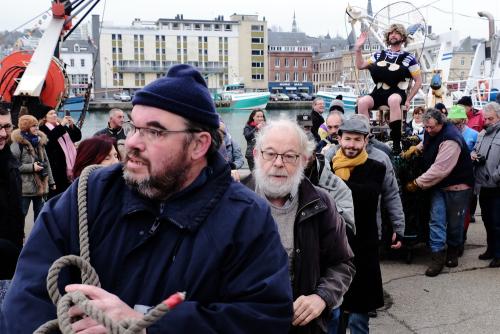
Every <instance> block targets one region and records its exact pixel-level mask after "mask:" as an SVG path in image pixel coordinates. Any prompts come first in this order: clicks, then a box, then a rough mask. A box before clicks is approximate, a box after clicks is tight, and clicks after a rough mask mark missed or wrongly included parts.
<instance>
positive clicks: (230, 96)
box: [216, 83, 271, 109]
mask: <svg viewBox="0 0 500 334" xmlns="http://www.w3.org/2000/svg"><path fill="white" fill-rule="evenodd" d="M270 97H271V93H269V92H267V91H265V92H259V91H256V92H250V91H246V90H245V85H244V84H242V83H237V84H229V85H225V86H224V90H223V91H222V92H221V93H219V94H217V95H216V99H217V98H219V99H220V100H222V101H229V102H230V106H229V107H230V108H231V109H257V108H259V109H265V108H266V106H267V103H268V102H269V98H270Z"/></svg>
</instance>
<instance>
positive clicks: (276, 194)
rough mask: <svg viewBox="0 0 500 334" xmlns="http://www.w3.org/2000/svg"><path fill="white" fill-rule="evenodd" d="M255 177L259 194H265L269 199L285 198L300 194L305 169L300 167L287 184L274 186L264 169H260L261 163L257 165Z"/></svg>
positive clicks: (254, 172)
mask: <svg viewBox="0 0 500 334" xmlns="http://www.w3.org/2000/svg"><path fill="white" fill-rule="evenodd" d="M253 176H254V178H255V185H256V189H258V191H259V193H263V194H264V195H265V196H266V197H267V198H271V199H276V198H284V197H287V196H288V195H290V194H292V195H294V194H296V193H297V192H298V189H299V185H300V182H302V179H303V178H304V168H303V167H302V166H299V168H298V169H297V171H296V173H295V175H292V176H291V177H289V179H288V180H287V182H285V183H283V184H274V183H273V182H272V181H271V180H270V179H269V177H268V176H267V175H266V174H265V172H264V171H263V170H262V168H260V166H259V163H256V164H255V169H254V171H253Z"/></svg>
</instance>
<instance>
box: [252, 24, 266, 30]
mask: <svg viewBox="0 0 500 334" xmlns="http://www.w3.org/2000/svg"><path fill="white" fill-rule="evenodd" d="M252 31H264V26H263V25H253V24H252Z"/></svg>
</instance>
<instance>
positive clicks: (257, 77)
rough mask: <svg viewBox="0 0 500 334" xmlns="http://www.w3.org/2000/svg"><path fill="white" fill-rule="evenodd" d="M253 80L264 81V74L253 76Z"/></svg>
mask: <svg viewBox="0 0 500 334" xmlns="http://www.w3.org/2000/svg"><path fill="white" fill-rule="evenodd" d="M252 80H264V74H260V73H257V74H252Z"/></svg>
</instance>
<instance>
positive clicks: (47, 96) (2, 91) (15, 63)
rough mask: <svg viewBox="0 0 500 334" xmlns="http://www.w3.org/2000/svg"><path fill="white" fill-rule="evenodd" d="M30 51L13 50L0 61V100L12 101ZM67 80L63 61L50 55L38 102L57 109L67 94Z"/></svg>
mask: <svg viewBox="0 0 500 334" xmlns="http://www.w3.org/2000/svg"><path fill="white" fill-rule="evenodd" d="M32 55H33V52H32V51H15V52H13V53H11V54H10V55H8V56H7V57H5V58H4V59H3V60H2V61H1V62H0V100H1V101H3V102H9V103H10V102H12V98H13V95H14V92H15V90H16V88H17V84H18V81H19V80H20V79H21V78H22V76H23V74H24V72H25V70H26V67H27V66H28V64H29V62H30V60H31V57H32ZM68 87H69V81H68V76H67V75H66V71H65V70H64V65H63V63H62V62H61V61H60V60H59V59H57V58H55V57H52V61H51V62H50V66H49V70H48V72H47V76H46V78H45V83H44V86H43V88H42V92H41V94H40V102H41V103H43V104H45V105H47V106H49V107H51V108H54V109H57V108H58V107H59V104H60V103H61V100H62V98H63V97H65V96H67V95H68V92H67V90H68Z"/></svg>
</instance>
